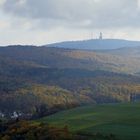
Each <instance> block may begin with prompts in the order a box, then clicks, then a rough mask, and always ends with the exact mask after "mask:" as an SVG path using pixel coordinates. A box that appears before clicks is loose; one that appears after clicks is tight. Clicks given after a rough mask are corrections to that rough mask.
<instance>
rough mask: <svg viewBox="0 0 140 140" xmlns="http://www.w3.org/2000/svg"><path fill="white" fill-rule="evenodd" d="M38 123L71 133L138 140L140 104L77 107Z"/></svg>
mask: <svg viewBox="0 0 140 140" xmlns="http://www.w3.org/2000/svg"><path fill="white" fill-rule="evenodd" d="M39 121H40V122H43V123H49V124H50V125H53V126H57V127H64V126H68V128H69V130H70V131H71V132H73V133H81V134H88V135H94V134H97V133H101V134H103V135H110V134H113V135H115V137H116V139H118V140H140V103H130V104H108V105H93V106H86V107H79V108H75V109H71V110H67V111H63V112H59V113H56V114H54V115H51V116H48V117H45V118H43V119H41V120H39Z"/></svg>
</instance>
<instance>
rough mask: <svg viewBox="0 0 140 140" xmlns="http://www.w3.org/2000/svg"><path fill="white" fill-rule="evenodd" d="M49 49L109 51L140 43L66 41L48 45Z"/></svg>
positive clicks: (118, 40)
mask: <svg viewBox="0 0 140 140" xmlns="http://www.w3.org/2000/svg"><path fill="white" fill-rule="evenodd" d="M46 46H47V47H57V48H67V49H82V50H108V49H117V48H123V47H132V48H133V47H139V46H140V41H129V40H121V39H102V40H101V39H91V40H83V41H66V42H60V43H54V44H49V45H46Z"/></svg>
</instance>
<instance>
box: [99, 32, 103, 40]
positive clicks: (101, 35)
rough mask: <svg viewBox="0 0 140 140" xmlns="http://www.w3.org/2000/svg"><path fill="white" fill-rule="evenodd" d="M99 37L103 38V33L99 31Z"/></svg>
mask: <svg viewBox="0 0 140 140" xmlns="http://www.w3.org/2000/svg"><path fill="white" fill-rule="evenodd" d="M99 39H100V40H102V39H103V34H102V33H101V32H100V35H99Z"/></svg>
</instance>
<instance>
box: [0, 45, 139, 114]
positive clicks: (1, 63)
mask: <svg viewBox="0 0 140 140" xmlns="http://www.w3.org/2000/svg"><path fill="white" fill-rule="evenodd" d="M124 58H125V59H124ZM139 67H140V65H139V61H138V59H135V58H134V59H133V58H131V57H130V58H128V57H124V56H118V55H112V54H107V53H104V52H96V51H82V50H70V49H62V48H61V49H60V48H47V47H36V46H8V47H3V48H0V96H1V98H0V111H1V112H6V113H7V112H8V113H9V112H10V113H12V112H14V111H18V112H23V113H31V114H34V113H40V115H41V114H43V115H46V114H44V112H47V114H49V113H53V112H57V111H59V110H62V109H66V108H72V107H75V106H82V105H87V104H99V103H116V102H129V101H137V100H139V99H140V94H139V93H140V77H139V76H137V75H138V74H137V75H132V74H130V73H135V72H137V73H138V72H139V71H140V68H139ZM42 110H43V111H42ZM44 110H45V111H44ZM50 110H53V111H52V112H50Z"/></svg>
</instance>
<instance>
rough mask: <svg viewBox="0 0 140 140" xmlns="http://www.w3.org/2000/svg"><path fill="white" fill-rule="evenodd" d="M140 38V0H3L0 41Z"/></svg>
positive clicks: (34, 42)
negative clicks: (101, 34)
mask: <svg viewBox="0 0 140 140" xmlns="http://www.w3.org/2000/svg"><path fill="white" fill-rule="evenodd" d="M100 32H102V33H103V37H104V38H119V39H128V40H140V0H0V45H12V44H32V45H44V44H49V43H54V42H61V41H68V40H85V39H92V38H98V36H99V33H100Z"/></svg>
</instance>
